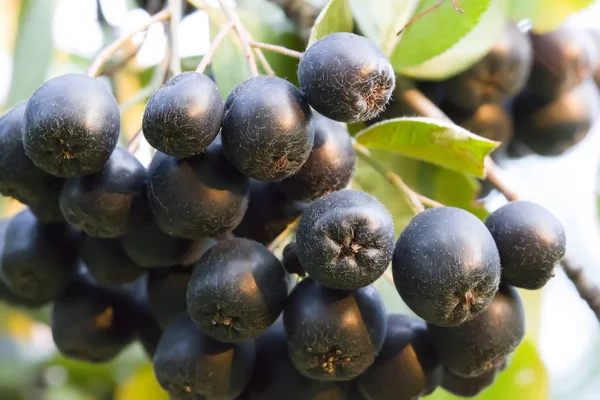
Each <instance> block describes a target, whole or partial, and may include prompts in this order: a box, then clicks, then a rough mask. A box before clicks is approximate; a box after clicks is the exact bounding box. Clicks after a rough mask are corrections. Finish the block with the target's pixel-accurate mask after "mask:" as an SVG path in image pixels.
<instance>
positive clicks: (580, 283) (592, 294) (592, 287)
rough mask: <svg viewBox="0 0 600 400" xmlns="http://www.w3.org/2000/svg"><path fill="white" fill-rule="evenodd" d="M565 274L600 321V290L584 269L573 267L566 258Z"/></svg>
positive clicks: (564, 263)
mask: <svg viewBox="0 0 600 400" xmlns="http://www.w3.org/2000/svg"><path fill="white" fill-rule="evenodd" d="M561 265H562V267H563V270H564V271H565V274H566V275H567V276H568V277H569V279H570V280H571V282H573V285H575V288H576V289H577V293H579V296H581V298H582V299H583V300H585V302H586V303H587V304H588V305H589V306H590V308H591V309H592V311H593V313H594V314H595V315H596V318H597V319H598V320H599V321H600V288H599V287H598V285H596V284H594V283H593V282H592V280H591V279H590V277H589V276H587V275H586V273H585V271H584V269H583V268H582V267H579V266H574V265H572V264H571V263H570V262H569V260H567V259H566V258H565V259H564V260H563V261H562V262H561Z"/></svg>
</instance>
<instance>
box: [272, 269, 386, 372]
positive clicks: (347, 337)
mask: <svg viewBox="0 0 600 400" xmlns="http://www.w3.org/2000/svg"><path fill="white" fill-rule="evenodd" d="M283 324H284V326H285V331H286V336H287V344H288V349H289V353H290V359H291V360H292V363H293V364H294V366H295V367H296V369H298V371H300V372H301V373H302V374H303V375H305V376H307V377H309V378H311V379H317V380H323V381H348V380H350V379H354V378H356V377H357V376H358V375H360V374H362V373H363V372H364V371H365V370H366V369H367V368H369V367H370V366H371V365H372V364H373V361H375V358H376V357H377V355H378V354H379V351H380V350H381V347H382V346H383V342H384V339H385V333H386V329H387V317H386V311H385V306H384V305H383V302H382V300H381V297H379V293H378V292H377V289H375V288H374V287H373V286H367V287H364V288H360V289H358V290H354V291H350V290H335V289H330V288H328V287H325V286H323V285H321V284H320V283H318V282H317V281H315V280H313V279H310V278H306V279H304V280H303V281H302V282H300V283H299V284H298V285H297V286H296V287H295V288H294V290H293V291H292V293H291V294H290V297H289V299H288V302H287V304H286V306H285V310H284V312H283Z"/></svg>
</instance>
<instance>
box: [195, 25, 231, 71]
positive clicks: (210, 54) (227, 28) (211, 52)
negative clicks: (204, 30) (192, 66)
mask: <svg viewBox="0 0 600 400" xmlns="http://www.w3.org/2000/svg"><path fill="white" fill-rule="evenodd" d="M231 28H233V22H228V23H227V24H225V25H223V27H222V28H221V30H220V31H219V33H217V36H215V38H214V40H213V42H212V43H211V45H210V49H208V51H207V52H206V54H204V57H202V61H201V62H200V64H198V67H197V68H196V72H197V73H199V74H203V73H204V71H205V70H206V67H208V65H209V64H210V62H211V61H212V58H213V56H214V55H215V53H216V52H217V49H218V48H219V45H220V44H221V42H222V41H223V39H224V38H225V36H227V34H228V33H229V31H230V30H231Z"/></svg>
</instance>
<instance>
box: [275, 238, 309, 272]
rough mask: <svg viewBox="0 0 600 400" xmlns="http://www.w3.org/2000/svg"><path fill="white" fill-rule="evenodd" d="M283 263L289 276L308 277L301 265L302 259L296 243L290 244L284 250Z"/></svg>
mask: <svg viewBox="0 0 600 400" xmlns="http://www.w3.org/2000/svg"><path fill="white" fill-rule="evenodd" d="M281 262H282V263H283V267H284V268H285V270H286V271H287V272H288V273H289V274H297V275H299V276H305V275H306V272H305V271H304V268H302V265H301V264H300V259H299V258H298V245H297V244H296V242H291V243H288V244H287V245H286V246H285V247H284V248H283V257H282V260H281Z"/></svg>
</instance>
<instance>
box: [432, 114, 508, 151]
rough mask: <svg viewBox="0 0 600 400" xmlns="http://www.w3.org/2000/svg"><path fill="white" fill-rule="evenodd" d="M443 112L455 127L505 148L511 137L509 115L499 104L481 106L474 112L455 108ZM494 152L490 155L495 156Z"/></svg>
mask: <svg viewBox="0 0 600 400" xmlns="http://www.w3.org/2000/svg"><path fill="white" fill-rule="evenodd" d="M443 111H444V112H445V113H446V115H448V117H450V119H451V120H452V121H453V122H454V123H455V124H457V125H460V126H461V127H463V128H465V129H466V130H468V131H469V132H473V133H475V134H476V135H479V136H482V137H484V138H486V139H490V140H495V141H498V142H502V146H500V147H499V148H503V147H505V146H506V145H507V144H508V143H509V142H510V140H511V139H512V137H513V120H512V117H511V115H510V114H509V113H508V112H507V111H506V110H505V109H504V107H503V106H502V105H499V104H482V105H481V106H479V107H478V108H477V109H476V110H475V111H474V112H472V113H471V112H461V111H460V110H458V109H456V108H455V107H454V108H452V107H445V108H444V109H443ZM497 151H498V150H496V151H495V152H494V153H492V154H496V152H497Z"/></svg>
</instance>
